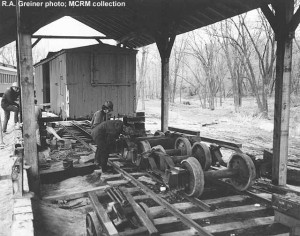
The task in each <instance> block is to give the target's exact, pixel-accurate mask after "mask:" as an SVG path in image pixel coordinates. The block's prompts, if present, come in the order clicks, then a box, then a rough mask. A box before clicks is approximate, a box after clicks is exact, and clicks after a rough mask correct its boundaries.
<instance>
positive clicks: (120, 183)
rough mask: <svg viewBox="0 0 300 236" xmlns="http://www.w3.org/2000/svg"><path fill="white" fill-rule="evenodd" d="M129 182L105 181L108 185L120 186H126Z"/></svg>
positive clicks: (124, 180)
mask: <svg viewBox="0 0 300 236" xmlns="http://www.w3.org/2000/svg"><path fill="white" fill-rule="evenodd" d="M128 182H129V181H128V180H126V179H120V180H113V181H106V183H107V184H109V185H122V184H127V183H128Z"/></svg>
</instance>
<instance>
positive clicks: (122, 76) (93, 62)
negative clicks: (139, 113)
mask: <svg viewBox="0 0 300 236" xmlns="http://www.w3.org/2000/svg"><path fill="white" fill-rule="evenodd" d="M108 58H109V60H108ZM135 63H136V58H135V54H131V55H124V54H118V55H116V54H115V55H114V54H110V55H109V54H107V53H105V54H101V53H85V52H82V53H78V52H77V53H68V54H67V87H68V89H69V94H70V107H69V109H70V117H72V118H79V117H86V116H92V114H93V113H94V112H95V111H97V110H99V109H101V107H102V105H103V104H104V102H105V101H107V100H110V101H112V102H113V104H114V111H113V116H116V117H117V116H118V115H124V114H127V115H128V114H131V115H133V113H134V112H135V110H136V77H135V75H136V72H135V71H136V69H135V66H136V65H135Z"/></svg>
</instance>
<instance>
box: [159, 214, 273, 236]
mask: <svg viewBox="0 0 300 236" xmlns="http://www.w3.org/2000/svg"><path fill="white" fill-rule="evenodd" d="M272 223H274V216H268V217H261V218H255V219H250V220H245V221H238V222H230V223H226V224H217V225H210V226H205V227H203V228H204V229H206V230H208V231H209V232H211V233H219V232H226V231H231V230H240V229H247V228H251V227H255V226H263V225H269V224H272ZM182 235H184V236H186V235H195V232H193V231H192V230H183V231H177V232H170V233H164V234H161V236H182Z"/></svg>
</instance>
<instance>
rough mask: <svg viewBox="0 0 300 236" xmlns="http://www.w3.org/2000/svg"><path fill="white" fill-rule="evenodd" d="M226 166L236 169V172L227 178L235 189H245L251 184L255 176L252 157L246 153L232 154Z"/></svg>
mask: <svg viewBox="0 0 300 236" xmlns="http://www.w3.org/2000/svg"><path fill="white" fill-rule="evenodd" d="M227 168H228V169H236V170H238V174H237V175H236V176H234V177H231V178H230V179H229V181H230V183H231V184H232V185H233V187H234V188H235V189H237V190H239V191H245V190H247V189H248V188H249V187H250V186H251V185H252V184H253V182H254V179H255V177H256V172H255V166H254V163H253V161H252V159H251V158H250V157H249V156H247V155H246V154H243V153H234V154H232V156H231V157H230V159H229V162H228V164H227Z"/></svg>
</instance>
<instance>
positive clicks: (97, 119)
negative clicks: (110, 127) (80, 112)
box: [91, 101, 114, 129]
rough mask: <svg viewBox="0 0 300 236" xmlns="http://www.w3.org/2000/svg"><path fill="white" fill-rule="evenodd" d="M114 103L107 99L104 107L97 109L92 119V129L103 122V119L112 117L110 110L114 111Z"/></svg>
mask: <svg viewBox="0 0 300 236" xmlns="http://www.w3.org/2000/svg"><path fill="white" fill-rule="evenodd" d="M113 108H114V105H113V103H112V102H111V101H106V102H105V103H104V105H103V106H102V109H101V110H99V111H96V112H95V114H94V115H93V118H92V120H91V127H92V129H93V128H95V127H96V126H97V125H99V124H101V123H102V122H103V121H107V120H109V118H110V112H112V111H113Z"/></svg>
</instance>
